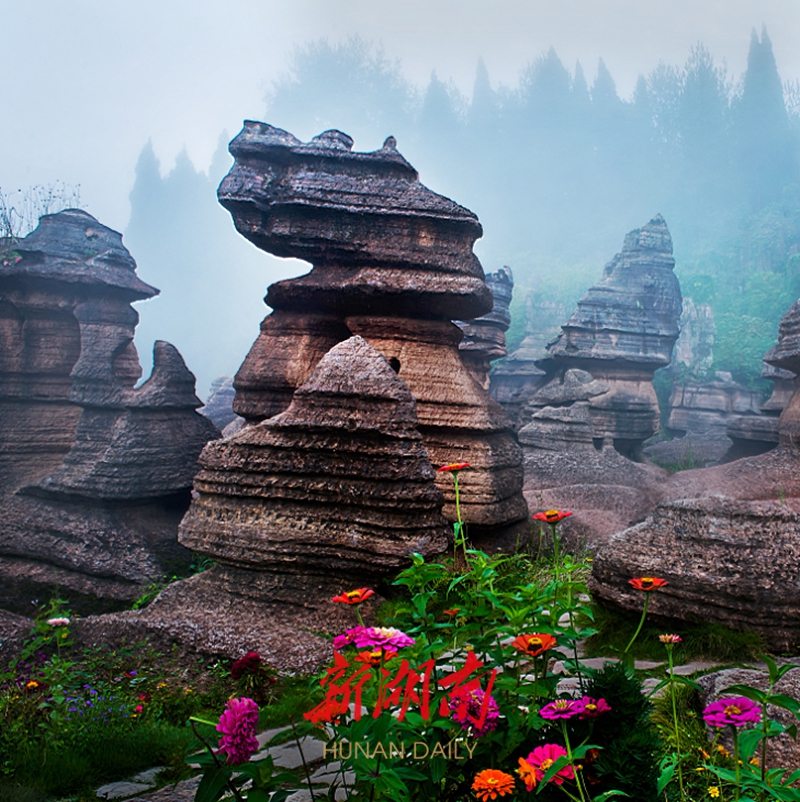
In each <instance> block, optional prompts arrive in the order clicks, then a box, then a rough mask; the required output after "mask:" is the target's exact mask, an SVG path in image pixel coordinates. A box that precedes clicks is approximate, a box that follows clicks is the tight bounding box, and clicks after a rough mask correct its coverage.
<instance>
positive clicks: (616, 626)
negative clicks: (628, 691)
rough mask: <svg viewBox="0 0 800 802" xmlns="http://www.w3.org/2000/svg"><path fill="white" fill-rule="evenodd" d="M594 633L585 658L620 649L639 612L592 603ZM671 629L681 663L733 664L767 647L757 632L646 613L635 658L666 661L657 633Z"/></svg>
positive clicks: (632, 631)
mask: <svg viewBox="0 0 800 802" xmlns="http://www.w3.org/2000/svg"><path fill="white" fill-rule="evenodd" d="M592 609H593V611H594V627H595V628H596V629H597V630H598V633H597V634H596V635H593V636H592V637H591V638H589V639H588V640H587V642H586V644H585V649H586V654H587V656H588V657H601V656H612V655H614V654H618V653H620V652H622V651H623V649H624V648H625V647H626V646H627V644H628V642H629V641H630V639H631V637H632V636H633V633H634V632H635V630H636V627H637V626H638V624H639V619H640V614H639V613H628V612H624V611H621V610H615V609H610V608H608V607H601V606H600V605H598V604H596V603H593V604H592ZM667 632H675V633H677V634H679V635H680V636H681V638H682V639H683V640H682V642H681V643H679V644H678V645H677V646H676V647H675V651H674V657H675V664H676V665H681V664H682V663H688V662H692V661H695V660H702V661H707V662H711V663H714V664H715V665H727V664H736V663H741V662H747V661H750V660H755V659H757V657H758V655H759V654H764V653H765V652H768V651H769V649H768V647H767V645H766V643H765V642H764V639H763V637H762V636H761V635H759V634H758V633H755V632H740V631H737V630H734V629H728V628H727V627H724V626H722V625H721V624H715V623H710V622H706V621H698V622H687V621H676V620H673V619H667V618H655V617H654V616H652V614H648V617H647V620H646V621H645V625H644V627H643V628H642V631H641V633H640V634H639V637H638V638H637V640H636V642H635V643H634V645H633V648H632V649H631V653H632V654H633V657H634V658H635V659H637V660H654V661H657V662H662V661H664V660H666V652H665V651H664V645H663V644H662V643H661V642H660V641H659V640H658V636H659V635H663V634H664V633H667Z"/></svg>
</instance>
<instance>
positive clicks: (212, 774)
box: [194, 766, 231, 802]
mask: <svg viewBox="0 0 800 802" xmlns="http://www.w3.org/2000/svg"><path fill="white" fill-rule="evenodd" d="M230 776H231V770H230V769H229V768H226V767H225V766H223V767H222V768H218V767H217V766H214V767H213V768H211V769H206V770H205V771H204V772H203V779H202V780H200V785H198V786H197V791H195V795H194V802H217V800H218V799H220V798H221V797H222V794H223V792H224V790H225V787H226V783H227V782H228V779H229V778H230Z"/></svg>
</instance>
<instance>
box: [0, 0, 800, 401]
mask: <svg viewBox="0 0 800 802" xmlns="http://www.w3.org/2000/svg"><path fill="white" fill-rule="evenodd" d="M428 5H430V4H428ZM488 9H489V6H488V4H484V3H473V4H468V5H467V6H466V7H465V6H463V4H462V5H460V6H456V5H455V4H453V3H450V2H443V3H442V4H440V5H439V4H437V6H436V7H435V8H428V7H427V6H426V5H425V4H422V3H417V2H405V3H401V4H399V5H397V7H396V8H394V9H393V13H392V14H391V15H388V14H386V13H383V14H379V13H378V11H377V10H376V8H375V6H374V5H373V4H369V3H362V2H358V3H355V4H353V5H352V7H349V8H348V9H347V10H346V11H342V10H341V9H337V10H336V13H334V11H333V9H332V8H330V7H328V5H327V4H324V3H314V2H309V1H308V0H307V1H306V2H302V3H299V4H298V5H297V7H296V8H293V10H291V11H289V10H287V9H285V8H283V7H278V6H277V4H274V3H261V4H255V3H249V2H238V3H234V4H232V5H231V7H230V8H229V9H228V10H227V11H226V13H224V14H223V13H222V12H220V11H219V10H217V9H214V10H213V11H212V9H211V8H210V7H206V6H204V5H203V4H202V3H201V4H198V5H196V6H193V7H192V9H191V13H185V12H186V11H187V9H186V8H185V7H184V6H183V4H166V5H165V6H158V7H157V6H156V5H155V4H151V3H143V4H136V6H134V4H132V3H127V2H123V3H121V4H120V10H119V12H118V13H117V15H116V16H114V15H112V14H111V13H110V12H108V11H107V10H105V9H103V8H102V6H101V5H99V4H96V3H93V2H83V3H79V4H77V6H76V7H75V8H74V9H72V10H71V11H68V10H66V9H64V8H59V9H54V11H53V14H52V15H51V16H49V17H48V18H47V22H46V23H41V24H39V25H38V28H37V27H35V26H34V25H33V20H32V12H24V11H21V10H18V9H17V10H14V11H12V12H11V13H12V17H13V19H11V22H12V23H13V24H14V26H15V29H16V30H17V31H18V32H19V34H20V37H17V38H15V39H14V41H13V42H12V43H11V44H10V48H11V52H10V58H11V59H12V60H15V61H16V62H17V63H19V64H26V65H27V67H26V69H25V70H23V71H21V73H20V75H19V76H18V78H17V80H15V81H12V80H11V79H10V77H9V76H8V75H7V76H6V77H4V78H3V79H2V80H3V82H4V84H5V86H6V88H7V90H8V91H7V93H6V94H7V97H8V98H9V99H10V101H11V108H12V109H13V110H14V112H15V113H14V114H13V115H12V119H11V124H10V125H9V126H7V128H6V132H5V134H4V135H2V136H0V138H2V139H3V141H4V144H5V147H4V152H5V153H6V154H14V155H15V158H13V159H12V158H9V157H8V155H7V158H6V159H5V160H4V164H3V171H0V188H2V189H3V190H7V189H9V188H14V189H16V188H17V186H18V185H19V186H26V185H27V186H30V185H32V184H35V183H49V182H53V181H59V180H60V181H68V182H71V183H72V184H75V185H77V184H80V185H81V199H82V201H83V205H84V207H85V208H86V210H87V211H89V212H90V213H92V214H94V215H95V216H97V217H98V219H100V220H101V222H104V223H106V224H107V225H111V226H113V227H116V228H118V229H119V230H122V231H123V232H124V237H125V240H124V241H125V243H126V245H127V247H128V248H129V249H130V250H131V252H132V254H133V256H134V258H135V259H136V260H137V262H138V265H139V274H140V276H141V277H142V278H143V280H145V281H147V282H148V283H151V284H154V285H155V286H157V287H159V288H160V289H161V295H160V296H159V297H158V298H156V299H153V300H151V301H148V302H146V303H142V304H139V305H138V306H137V308H138V311H139V314H140V316H141V322H140V324H139V328H138V330H137V338H136V342H137V347H138V348H139V352H140V355H141V358H142V362H143V363H144V365H145V375H146V373H147V364H148V362H149V354H150V351H151V349H152V342H153V340H154V339H156V338H158V339H166V340H169V341H170V342H173V343H174V344H175V345H176V346H177V347H178V348H179V350H180V351H181V353H182V354H183V356H184V358H185V359H186V362H187V364H188V365H189V367H190V369H191V370H192V371H193V372H194V373H195V374H196V376H197V377H198V394H199V395H201V397H205V396H206V394H207V392H208V387H209V385H210V383H211V381H212V380H213V379H214V378H215V377H216V376H218V375H220V374H227V375H232V374H233V373H235V371H236V369H237V368H238V366H239V364H240V363H241V361H242V360H243V358H244V356H245V354H246V353H247V350H248V348H249V346H250V344H251V343H252V342H253V340H254V339H255V337H256V335H257V332H258V324H259V322H260V320H261V319H262V318H263V317H264V316H265V315H266V314H267V312H268V311H269V310H268V309H267V307H265V305H264V304H263V302H262V300H261V299H262V298H263V296H264V294H265V290H266V287H267V285H268V284H269V283H271V282H273V281H276V280H278V279H280V278H285V277H289V276H293V275H299V274H300V273H302V272H305V271H306V270H307V269H308V267H309V266H308V265H304V264H302V263H299V262H293V261H289V260H278V259H274V258H272V257H270V256H268V255H266V254H264V253H262V252H259V251H258V250H257V249H255V248H254V247H253V246H251V245H250V244H249V243H248V242H247V241H246V240H245V239H244V238H243V237H241V236H240V235H239V234H238V233H236V231H235V230H234V228H233V225H232V222H231V220H230V216H229V215H228V214H227V212H225V211H224V210H223V209H222V208H221V207H220V206H219V204H218V203H217V201H216V195H215V190H216V186H217V185H218V183H219V181H220V179H221V178H222V176H223V175H224V174H225V172H226V171H227V169H228V168H229V166H230V164H231V159H230V156H229V155H228V154H227V152H226V143H227V141H228V140H229V139H231V138H232V137H233V136H235V134H236V133H237V132H238V130H239V126H240V125H241V121H242V119H245V118H251V119H263V120H265V121H267V122H270V123H271V124H273V125H277V126H279V127H281V128H284V129H286V130H288V131H290V132H292V133H293V134H295V135H296V136H298V137H299V138H301V139H303V140H308V139H310V138H311V137H312V136H315V135H316V134H318V133H320V132H321V131H323V130H325V129H327V128H339V129H341V130H343V131H345V132H347V133H348V134H350V135H351V136H352V137H353V138H354V139H355V149H357V150H372V149H375V148H379V147H380V146H381V144H382V142H383V140H384V139H385V138H386V136H388V135H393V136H395V137H396V139H397V143H398V149H399V150H400V152H401V153H402V154H403V155H404V156H405V157H406V158H407V159H408V161H410V162H411V164H413V165H414V166H415V167H416V168H417V170H418V171H419V173H420V178H421V180H422V182H423V183H424V184H426V185H427V186H429V187H431V189H433V190H434V191H436V192H439V193H442V194H445V195H448V196H450V197H452V198H453V199H454V200H455V201H457V202H458V203H460V204H462V205H464V206H467V207H468V208H470V209H472V210H473V211H474V212H476V213H477V214H478V215H479V217H480V219H481V222H482V224H483V226H484V237H483V239H482V240H480V241H479V242H478V244H477V246H476V251H477V253H478V255H479V256H480V258H481V260H482V262H483V265H484V269H485V270H487V271H490V270H495V269H497V268H498V267H500V266H501V265H503V264H507V265H509V266H510V267H511V268H512V270H513V271H514V276H515V280H516V284H517V289H516V293H515V301H514V305H513V307H512V312H513V314H514V321H513V323H512V330H511V331H510V332H509V338H510V340H511V344H512V346H513V344H514V342H515V339H516V340H518V339H519V337H520V336H521V332H522V329H523V327H524V319H523V318H524V315H523V312H524V308H525V298H526V297H527V296H528V295H529V294H531V293H533V294H534V295H538V296H542V295H548V296H553V297H555V298H557V299H558V300H559V301H563V302H564V303H565V304H566V305H567V308H569V307H570V305H571V304H574V302H575V300H576V299H577V298H578V297H579V296H580V295H581V294H582V293H583V292H584V291H585V290H586V289H587V287H588V286H589V285H590V284H592V283H594V282H595V281H597V280H598V279H599V277H600V275H601V272H602V268H603V265H604V264H605V262H607V261H608V259H609V258H610V257H611V256H612V255H613V254H614V253H615V252H616V251H618V250H619V248H620V246H621V244H622V239H623V237H624V235H625V233H626V232H627V231H629V230H631V229H633V228H635V227H638V226H641V225H642V224H644V223H645V222H646V221H647V220H649V219H650V218H651V217H652V216H653V215H655V214H656V213H661V214H663V215H664V217H665V218H666V220H667V223H668V225H669V227H670V230H671V232H672V235H673V240H674V243H675V255H676V259H677V268H676V272H677V274H678V276H679V278H680V280H681V284H682V287H683V292H684V295H685V296H688V297H691V298H692V299H693V300H695V301H696V302H698V303H710V304H711V305H712V307H713V308H714V313H715V318H716V321H717V328H718V337H717V351H716V366H717V367H718V368H719V369H724V370H733V371H734V373H735V374H736V375H737V377H738V378H739V379H741V380H745V381H748V382H752V381H755V380H756V378H757V374H758V372H759V370H760V356H761V354H762V353H763V351H764V350H766V348H767V347H769V345H770V344H771V342H772V341H773V340H774V337H775V335H776V333H777V321H778V319H779V317H780V315H781V314H782V313H783V312H784V311H785V310H786V309H787V308H788V305H789V304H791V303H792V302H793V301H794V300H795V299H796V298H797V297H798V294H800V277H798V270H799V269H800V268H798V264H797V259H796V254H797V252H798V248H799V247H800V222H798V216H799V213H798V210H799V209H800V202H798V201H800V185H799V182H800V179H799V178H798V130H800V122H799V119H800V92H799V91H798V84H797V79H798V77H800V62H798V56H797V55H796V53H795V48H794V47H793V37H795V34H796V32H797V29H798V27H800V12H798V11H797V10H796V9H794V8H792V9H787V8H786V4H781V3H760V4H754V3H748V2H731V3H726V4H719V3H700V4H688V3H677V4H674V5H671V6H670V9H669V10H668V11H667V10H665V9H664V8H663V7H661V6H659V5H658V4H655V3H651V4H647V3H645V4H641V3H639V4H631V3H623V2H615V3H608V4H604V5H603V6H602V7H600V8H598V7H597V6H596V5H595V4H592V3H587V2H579V1H578V0H570V2H566V3H564V4H563V5H562V4H559V6H558V8H552V4H549V5H548V4H544V3H539V2H532V3H528V4H525V5H522V6H519V7H518V6H514V5H509V6H508V7H504V8H503V9H502V10H498V11H497V12H496V13H489V12H488ZM762 23H766V27H765V28H764V27H762ZM59 26H61V28H60V31H59ZM26 31H27V32H28V33H31V34H32V35H33V34H34V33H35V34H36V36H37V37H38V39H37V41H39V42H40V45H41V46H40V50H39V57H38V58H36V59H32V58H31V57H30V56H31V54H30V53H28V52H27V51H25V52H23V51H22V50H18V48H19V47H20V45H19V43H18V39H19V38H22V39H24V34H25V33H26ZM111 32H113V35H111ZM59 33H60V34H61V36H59ZM109 36H110V39H109ZM115 43H116V46H115ZM53 92H56V93H57V94H58V98H57V99H54V96H53V94H52V93H53ZM48 99H50V100H51V101H52V102H51V103H50V104H49V105H48ZM78 115H82V116H81V117H80V122H79V123H76V122H75V120H76V119H77V116H78Z"/></svg>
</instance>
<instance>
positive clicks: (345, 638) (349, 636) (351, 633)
mask: <svg viewBox="0 0 800 802" xmlns="http://www.w3.org/2000/svg"><path fill="white" fill-rule="evenodd" d="M363 629H366V627H353V629H348V630H347V632H344V633H342V634H341V635H337V636H336V637H335V638H334V639H333V648H334V649H344V647H345V646H352V645H353V644H354V643H355V642H356V637H357V636H358V635H360V634H361V630H363Z"/></svg>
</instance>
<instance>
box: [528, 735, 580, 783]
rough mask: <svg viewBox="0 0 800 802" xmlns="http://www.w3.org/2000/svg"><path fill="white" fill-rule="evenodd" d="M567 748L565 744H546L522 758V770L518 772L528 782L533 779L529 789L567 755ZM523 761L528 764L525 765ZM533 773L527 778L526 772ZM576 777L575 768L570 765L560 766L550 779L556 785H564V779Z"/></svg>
mask: <svg viewBox="0 0 800 802" xmlns="http://www.w3.org/2000/svg"><path fill="white" fill-rule="evenodd" d="M566 755H567V750H566V749H564V747H563V746H559V745H558V744H545V745H544V746H537V747H536V749H534V750H533V752H531V753H530V754H529V755H528V757H526V758H525V760H524V761H523V760H522V758H520V766H521V770H520V771H519V772H518V773H519V774H520V776H521V777H522V779H523V780H524V781H525V782H526V784H527V783H528V782H529V780H530V779H533V783H532V784H531V787H530V788H529V789H528V790H532V789H533V786H534V785H535V784H536V783H539V782H541V781H542V778H543V777H544V775H545V772H546V771H547V770H548V769H549V768H550V767H551V766H552V765H553V764H554V763H555V762H556V761H557V760H558V759H559V758H560V757H566ZM523 763H525V764H527V765H523ZM531 773H532V774H533V775H534V776H533V777H532V778H530V777H529V778H526V777H525V776H524V774H531ZM574 779H575V769H573V768H572V766H570V765H566V766H563V767H562V768H560V769H559V770H558V771H557V772H556V773H555V774H554V775H553V777H552V778H551V779H550V782H551V783H555V784H556V785H563V784H564V780H574Z"/></svg>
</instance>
